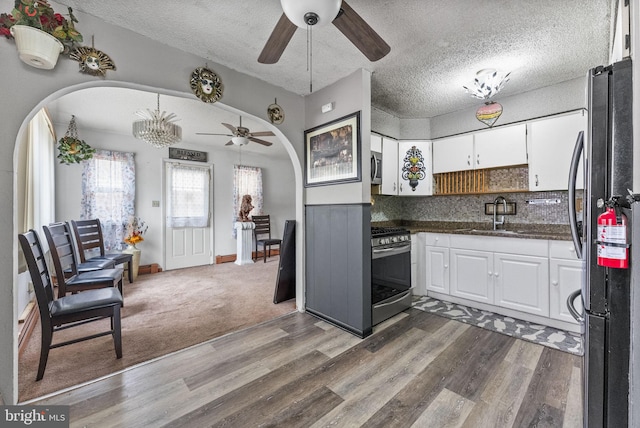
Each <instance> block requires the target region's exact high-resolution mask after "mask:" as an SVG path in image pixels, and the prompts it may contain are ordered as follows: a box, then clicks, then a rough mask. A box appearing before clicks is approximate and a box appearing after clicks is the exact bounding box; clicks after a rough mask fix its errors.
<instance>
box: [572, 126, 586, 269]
mask: <svg viewBox="0 0 640 428" xmlns="http://www.w3.org/2000/svg"><path fill="white" fill-rule="evenodd" d="M583 148H584V131H580V132H578V139H577V140H576V145H575V147H574V149H573V155H572V156H571V166H570V168H569V226H571V238H572V239H573V245H574V246H575V247H576V255H577V256H578V258H579V259H582V242H581V240H580V235H579V234H578V216H577V213H576V176H577V175H578V165H579V164H580V157H581V156H582V150H583Z"/></svg>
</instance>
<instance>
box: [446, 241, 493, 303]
mask: <svg viewBox="0 0 640 428" xmlns="http://www.w3.org/2000/svg"><path fill="white" fill-rule="evenodd" d="M449 257H450V261H451V277H450V281H451V282H450V290H451V295H452V296H457V297H461V298H464V299H469V300H473V301H476V302H481V303H487V304H493V302H494V298H493V291H494V286H493V253H491V252H487V251H477V250H466V249H460V248H451V249H449Z"/></svg>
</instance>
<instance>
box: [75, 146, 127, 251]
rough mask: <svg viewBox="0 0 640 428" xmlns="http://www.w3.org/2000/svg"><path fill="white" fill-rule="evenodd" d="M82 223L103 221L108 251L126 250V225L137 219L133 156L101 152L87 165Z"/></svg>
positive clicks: (106, 151)
mask: <svg viewBox="0 0 640 428" xmlns="http://www.w3.org/2000/svg"><path fill="white" fill-rule="evenodd" d="M82 194H83V196H82V213H81V216H80V218H82V219H93V218H98V219H100V223H101V225H102V233H103V235H104V246H105V250H107V251H110V250H114V249H121V248H122V241H123V239H124V235H125V233H126V230H125V229H126V224H127V222H128V221H129V219H130V218H131V217H133V216H134V215H135V194H136V173H135V160H134V154H133V153H124V152H114V151H108V150H97V151H96V153H95V154H94V155H93V158H92V159H90V160H88V161H85V162H84V170H83V172H82Z"/></svg>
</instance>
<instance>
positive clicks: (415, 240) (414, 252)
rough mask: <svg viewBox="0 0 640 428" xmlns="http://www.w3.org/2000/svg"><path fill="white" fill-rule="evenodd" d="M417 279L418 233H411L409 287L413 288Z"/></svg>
mask: <svg viewBox="0 0 640 428" xmlns="http://www.w3.org/2000/svg"><path fill="white" fill-rule="evenodd" d="M417 281H418V235H417V234H415V233H414V234H412V235H411V288H413V289H415V288H416V286H417Z"/></svg>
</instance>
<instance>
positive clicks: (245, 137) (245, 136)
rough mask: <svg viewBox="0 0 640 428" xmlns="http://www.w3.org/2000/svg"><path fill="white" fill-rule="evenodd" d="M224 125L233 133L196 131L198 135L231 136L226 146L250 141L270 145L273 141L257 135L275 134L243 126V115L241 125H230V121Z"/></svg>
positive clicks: (242, 144)
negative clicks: (251, 129)
mask: <svg viewBox="0 0 640 428" xmlns="http://www.w3.org/2000/svg"><path fill="white" fill-rule="evenodd" d="M222 126H224V127H225V128H227V129H228V130H229V131H231V134H213V133H209V132H196V135H224V136H226V137H231V140H230V141H229V142H228V143H227V144H225V146H230V145H232V144H235V145H236V146H244V145H245V144H247V143H248V142H249V141H253V142H254V143H258V144H262V145H263V146H267V147H268V146H270V145H272V144H273V143H271V142H269V141H265V140H261V139H259V138H256V137H273V136H275V134H274V133H273V132H271V131H258V132H251V131H250V130H249V128H245V127H244V126H242V116H240V125H239V126H238V127H235V126H233V125H229V124H228V123H222Z"/></svg>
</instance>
